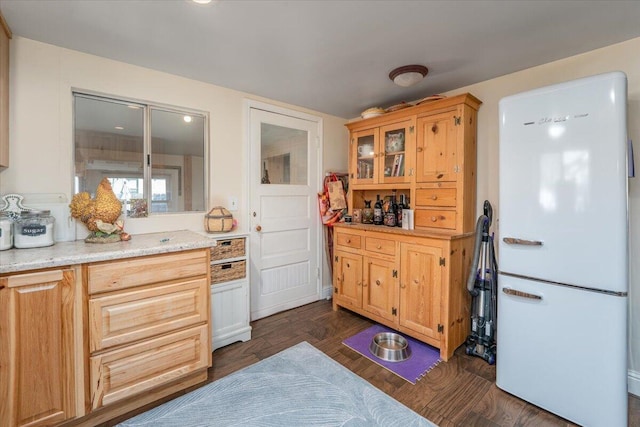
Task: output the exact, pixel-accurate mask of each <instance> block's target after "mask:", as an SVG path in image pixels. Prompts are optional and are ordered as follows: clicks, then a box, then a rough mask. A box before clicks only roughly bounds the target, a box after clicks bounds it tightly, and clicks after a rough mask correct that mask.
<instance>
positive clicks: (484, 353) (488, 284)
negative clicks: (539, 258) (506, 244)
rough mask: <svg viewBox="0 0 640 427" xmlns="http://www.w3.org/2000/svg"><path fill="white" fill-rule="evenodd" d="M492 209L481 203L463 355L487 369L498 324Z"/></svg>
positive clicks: (496, 266) (491, 361)
mask: <svg viewBox="0 0 640 427" xmlns="http://www.w3.org/2000/svg"><path fill="white" fill-rule="evenodd" d="M492 216H493V209H492V208H491V204H490V203H489V201H488V200H485V201H484V215H480V217H479V218H478V222H477V224H476V240H475V248H474V250H473V261H472V262H471V273H470V274H469V279H468V280H467V289H468V290H469V293H470V294H471V296H472V301H471V334H470V335H469V336H468V337H467V341H466V353H467V354H468V355H474V356H478V357H482V358H483V359H484V360H486V361H487V363H489V364H490V365H493V364H494V363H496V331H497V320H498V310H497V308H498V305H497V298H498V263H497V262H496V255H495V250H494V247H493V235H492V234H489V228H490V227H491V218H492Z"/></svg>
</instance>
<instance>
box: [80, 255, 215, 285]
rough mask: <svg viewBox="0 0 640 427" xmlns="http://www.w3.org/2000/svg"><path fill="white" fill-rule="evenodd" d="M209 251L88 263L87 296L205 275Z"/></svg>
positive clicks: (207, 267)
mask: <svg viewBox="0 0 640 427" xmlns="http://www.w3.org/2000/svg"><path fill="white" fill-rule="evenodd" d="M208 252H209V250H208V249H202V250H198V251H191V252H177V253H173V254H166V255H155V256H148V257H140V258H129V259H126V260H122V261H109V262H104V263H100V264H90V265H89V266H88V268H87V271H88V278H89V294H94V293H98V292H108V291H116V290H119V289H126V288H131V287H135V286H141V285H148V284H152V283H158V282H164V281H167V280H175V279H184V278H189V277H194V276H206V274H207V270H208V269H209V253H208Z"/></svg>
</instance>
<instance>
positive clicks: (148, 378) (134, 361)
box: [90, 325, 211, 409]
mask: <svg viewBox="0 0 640 427" xmlns="http://www.w3.org/2000/svg"><path fill="white" fill-rule="evenodd" d="M210 355H211V351H210V349H209V334H208V327H207V325H202V326H198V327H195V328H191V329H186V330H182V331H179V332H175V333H173V334H170V335H164V336H162V337H158V338H154V339H150V340H147V341H143V342H141V343H138V344H135V345H132V346H129V347H125V348H123V349H119V350H114V351H110V352H107V353H104V354H101V355H98V356H92V357H91V358H90V364H91V367H90V381H91V391H92V396H91V407H92V408H93V409H96V408H99V407H101V406H104V405H109V404H111V403H114V402H119V401H122V400H124V399H127V398H129V397H131V396H133V395H136V394H138V393H142V392H145V391H149V390H151V389H153V388H155V387H157V386H160V385H163V384H166V383H169V382H171V381H174V380H176V379H179V378H180V377H183V376H185V375H188V374H190V373H193V372H195V371H198V370H200V369H206V368H207V366H208V365H209V356H210Z"/></svg>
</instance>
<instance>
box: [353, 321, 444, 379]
mask: <svg viewBox="0 0 640 427" xmlns="http://www.w3.org/2000/svg"><path fill="white" fill-rule="evenodd" d="M379 332H394V333H398V332H397V331H394V330H393V329H389V328H387V327H386V326H382V325H373V326H372V327H370V328H369V329H365V330H364V331H362V332H360V333H358V334H356V335H354V336H352V337H349V338H347V339H346V340H344V341H343V342H342V343H343V344H344V345H346V346H347V347H349V348H350V349H352V350H354V351H356V352H358V353H360V354H361V355H363V356H364V357H366V358H368V359H370V360H372V361H373V362H375V363H377V364H378V365H380V366H382V367H383V368H386V369H388V370H389V371H391V372H393V373H394V374H396V375H398V376H400V377H402V378H404V379H405V380H407V381H409V382H410V383H411V384H415V383H416V382H417V381H418V380H419V379H420V378H422V377H423V376H424V375H425V374H426V373H427V372H429V371H430V370H431V369H432V368H433V367H434V366H436V365H437V364H438V363H440V361H441V359H440V350H438V349H437V348H435V347H431V346H430V345H428V344H425V343H423V342H420V341H418V340H415V339H413V338H411V337H409V336H406V335H403V334H400V335H402V336H403V337H404V338H405V339H406V340H407V341H408V342H409V349H410V350H411V357H409V358H408V359H407V360H404V361H402V362H387V361H386V360H383V359H380V358H378V357H376V356H374V355H373V354H372V353H371V350H369V345H370V344H371V340H372V339H373V337H374V335H375V334H377V333H379Z"/></svg>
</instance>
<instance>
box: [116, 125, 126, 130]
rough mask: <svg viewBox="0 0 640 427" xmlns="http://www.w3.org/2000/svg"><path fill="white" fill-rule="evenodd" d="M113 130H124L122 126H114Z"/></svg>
mask: <svg viewBox="0 0 640 427" xmlns="http://www.w3.org/2000/svg"><path fill="white" fill-rule="evenodd" d="M114 129H118V130H124V128H123V127H122V126H115V127H114Z"/></svg>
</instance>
